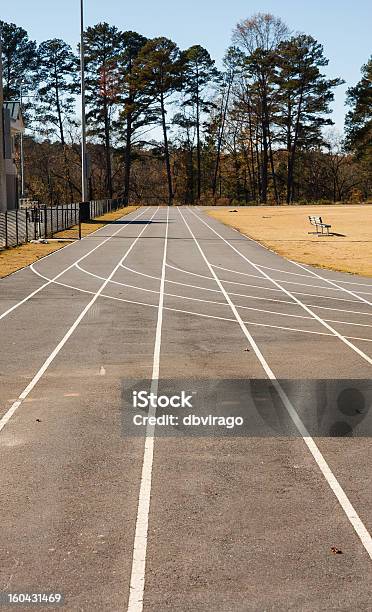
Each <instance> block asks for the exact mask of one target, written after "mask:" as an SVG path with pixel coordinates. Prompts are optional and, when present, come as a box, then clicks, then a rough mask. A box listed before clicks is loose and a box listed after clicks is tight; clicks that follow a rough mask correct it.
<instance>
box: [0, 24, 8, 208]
mask: <svg viewBox="0 0 372 612" xmlns="http://www.w3.org/2000/svg"><path fill="white" fill-rule="evenodd" d="M1 41H2V30H1V27H0V211H1V210H3V211H4V210H6V209H7V199H6V179H5V160H4V126H3V113H4V111H3V108H4V98H3V55H2V53H3V50H2V44H1Z"/></svg>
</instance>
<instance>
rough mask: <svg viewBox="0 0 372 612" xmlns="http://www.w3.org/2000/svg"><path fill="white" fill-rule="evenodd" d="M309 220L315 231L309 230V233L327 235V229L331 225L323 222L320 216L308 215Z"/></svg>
mask: <svg viewBox="0 0 372 612" xmlns="http://www.w3.org/2000/svg"><path fill="white" fill-rule="evenodd" d="M309 221H310V223H311V225H314V226H315V228H316V232H309V234H317V235H318V236H329V230H330V229H331V227H332V225H329V224H328V223H323V219H322V217H316V216H310V217H309Z"/></svg>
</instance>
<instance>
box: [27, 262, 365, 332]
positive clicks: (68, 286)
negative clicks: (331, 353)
mask: <svg viewBox="0 0 372 612" xmlns="http://www.w3.org/2000/svg"><path fill="white" fill-rule="evenodd" d="M37 274H38V276H40V277H41V278H43V279H44V280H50V279H49V278H48V277H47V276H43V275H42V274H41V273H40V272H37ZM159 280H160V278H159ZM55 284H56V285H60V286H61V287H66V288H67V289H75V290H76V291H81V292H82V293H89V294H90V295H94V291H88V289H81V288H80V287H75V286H74V285H67V284H66V283H61V282H59V281H55ZM154 293H156V294H159V291H155V292H154ZM164 295H165V296H166V297H176V298H181V299H183V298H184V296H179V295H173V294H172V293H164ZM230 295H231V294H230ZM100 297H102V298H105V299H108V300H114V301H116V302H124V303H125V304H136V305H138V306H148V307H150V308H157V307H158V305H157V304H149V303H148V302H139V301H136V300H126V299H125V298H119V297H115V296H113V295H107V294H106V293H101V296H100ZM189 299H193V300H195V301H198V302H205V303H207V304H217V305H220V306H228V304H226V303H225V302H215V301H212V300H201V299H196V298H189ZM287 303H288V304H292V302H287ZM238 308H245V306H238ZM164 310H169V311H171V312H181V313H184V314H190V315H195V316H196V317H205V318H207V319H217V320H219V321H233V322H234V323H236V321H235V319H228V318H226V317H218V316H214V315H208V314H204V313H201V312H194V311H192V310H181V309H179V308H170V307H168V306H164ZM331 310H332V309H331ZM346 312H348V311H346ZM304 318H309V319H311V318H312V317H304ZM338 322H340V321H338ZM244 323H246V324H247V325H255V326H257V327H270V328H272V329H280V330H284V331H293V332H298V333H300V334H315V335H317V336H329V337H331V338H333V337H334V335H333V334H330V333H328V332H316V331H310V330H307V329H299V328H296V327H284V326H282V325H268V324H265V323H256V322H254V321H244ZM346 338H348V339H349V340H360V341H362V342H372V338H356V337H354V336H346Z"/></svg>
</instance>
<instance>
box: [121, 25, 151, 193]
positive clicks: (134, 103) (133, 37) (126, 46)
mask: <svg viewBox="0 0 372 612" xmlns="http://www.w3.org/2000/svg"><path fill="white" fill-rule="evenodd" d="M121 38H122V53H121V55H120V59H119V71H120V73H121V75H122V82H123V109H122V111H121V112H120V115H119V121H118V122H117V123H116V124H115V127H116V128H117V129H118V130H119V131H121V132H124V134H123V136H124V141H125V146H124V202H125V203H126V204H128V202H129V193H130V177H131V167H132V159H133V156H132V148H133V141H134V138H135V135H136V133H137V132H138V130H139V129H140V128H141V127H143V126H144V125H146V124H148V122H149V121H150V117H149V116H147V117H146V116H144V110H145V109H146V108H147V105H148V104H147V101H146V99H144V97H143V96H142V95H141V92H140V91H139V90H138V89H137V88H136V84H135V80H134V79H133V78H132V74H133V66H134V62H135V60H136V58H137V57H138V54H139V52H140V51H141V49H142V47H143V46H144V45H145V44H146V42H147V39H146V38H145V37H144V36H141V34H137V32H131V31H128V32H123V33H122V35H121ZM123 122H124V130H123Z"/></svg>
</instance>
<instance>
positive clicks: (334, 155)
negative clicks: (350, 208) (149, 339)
mask: <svg viewBox="0 0 372 612" xmlns="http://www.w3.org/2000/svg"><path fill="white" fill-rule="evenodd" d="M0 28H1V33H2V34H1V35H2V53H3V67H4V69H3V72H4V97H5V99H6V100H17V99H19V98H20V96H21V95H22V97H23V106H24V113H25V116H26V123H27V127H28V131H27V137H26V138H25V155H26V185H27V192H28V195H29V197H31V198H36V199H39V200H40V201H43V202H47V203H50V204H55V203H61V202H67V201H76V200H79V199H80V198H81V188H80V164H81V160H80V129H79V120H78V119H77V99H78V96H79V68H80V66H79V54H78V48H77V49H72V48H71V46H70V45H68V44H67V43H66V42H65V41H63V40H60V39H52V40H47V41H44V42H42V43H41V44H39V45H37V44H36V42H35V41H33V40H30V38H29V36H28V34H27V32H26V30H24V29H23V28H22V27H19V26H17V25H15V24H12V23H5V22H0ZM84 40H85V62H86V89H87V128H88V152H89V164H88V165H89V192H90V198H91V199H95V198H96V199H98V198H103V197H109V198H111V197H122V198H124V200H125V201H126V202H129V201H138V202H143V203H161V202H165V201H167V202H168V203H169V204H173V203H187V204H193V203H201V204H203V203H208V204H210V203H213V202H215V203H225V202H229V203H230V202H236V203H237V204H238V203H239V204H254V203H257V204H260V203H261V204H267V203H270V204H271V203H272V204H281V203H289V204H290V203H294V202H306V201H321V200H323V201H332V202H334V201H348V200H365V199H368V198H370V197H371V191H372V184H371V178H370V177H371V172H370V171H371V165H372V147H371V140H372V138H371V135H372V119H371V106H372V104H371V102H372V85H371V76H372V58H370V59H369V61H368V62H367V64H366V65H365V66H364V67H363V68H362V78H361V80H360V82H359V83H358V84H357V85H356V86H354V87H351V88H350V89H349V90H348V95H347V104H348V113H347V115H346V122H345V134H344V135H338V134H337V133H336V132H335V131H334V130H332V127H331V126H332V125H333V122H332V119H331V117H330V115H331V112H332V102H333V100H334V92H335V89H336V88H337V87H338V86H340V85H341V84H342V83H343V81H342V80H341V79H340V78H327V77H326V76H325V74H324V68H325V67H326V66H327V64H328V60H327V58H326V57H325V55H324V49H323V46H322V45H321V44H320V43H319V42H318V41H316V40H315V39H314V38H313V37H312V36H310V35H308V34H298V33H296V34H294V33H292V32H291V31H290V30H289V29H288V27H287V26H286V24H285V23H284V22H283V21H282V20H281V19H279V18H277V17H274V16H273V15H270V14H257V15H254V16H253V17H251V18H249V19H246V20H243V21H242V22H240V23H238V24H237V26H236V28H235V30H234V34H233V39H232V44H231V46H230V48H229V49H228V50H227V52H226V55H225V58H224V61H223V67H222V69H217V67H216V63H215V61H214V59H213V58H211V56H210V54H209V52H208V50H207V49H205V48H204V47H202V46H200V45H194V46H192V47H190V48H189V49H186V50H181V49H180V48H179V47H178V45H177V44H176V43H175V42H173V41H172V40H170V39H168V38H166V37H157V38H154V39H147V38H146V37H145V36H142V35H141V34H138V33H136V32H131V31H126V32H122V31H120V30H119V29H118V28H117V27H115V26H112V25H110V24H108V23H99V24H97V25H95V26H93V27H88V28H87V29H86V31H85V35H84ZM21 92H22V93H21Z"/></svg>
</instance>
